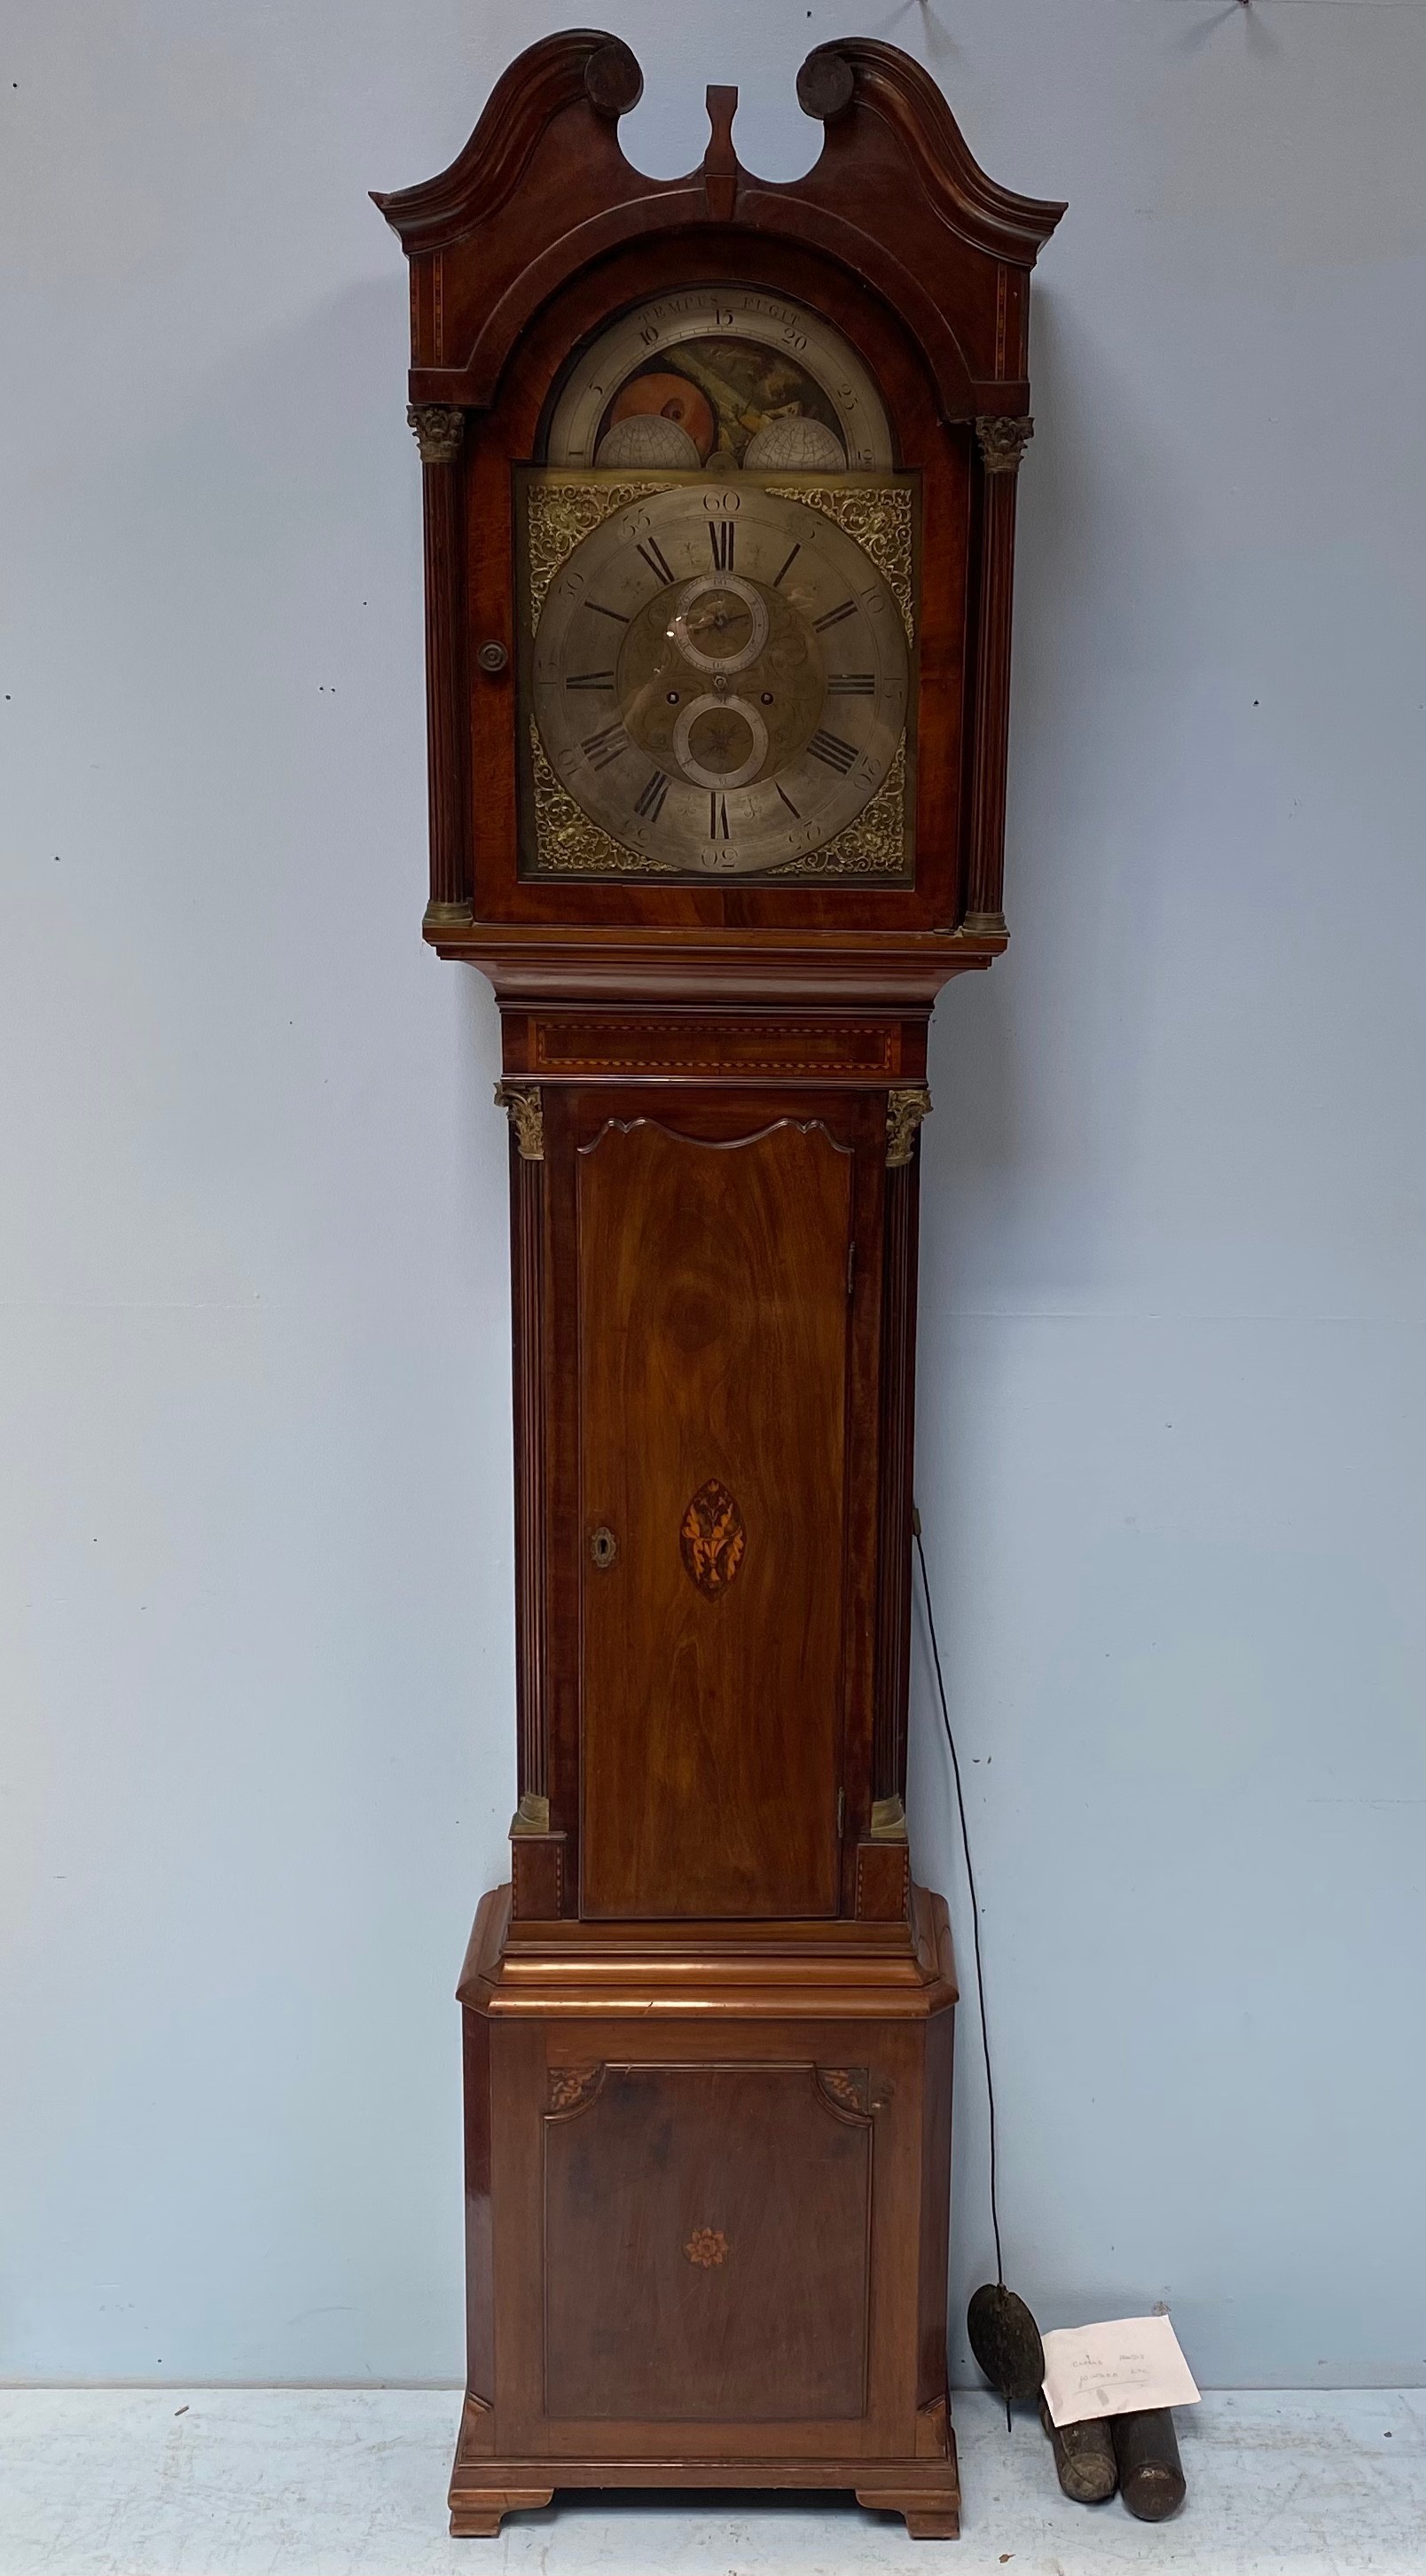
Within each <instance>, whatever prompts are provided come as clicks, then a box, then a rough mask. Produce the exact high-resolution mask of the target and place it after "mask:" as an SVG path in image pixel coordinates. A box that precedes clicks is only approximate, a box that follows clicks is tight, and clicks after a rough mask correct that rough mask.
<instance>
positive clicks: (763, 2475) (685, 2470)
mask: <svg viewBox="0 0 1426 2576" xmlns="http://www.w3.org/2000/svg"><path fill="white" fill-rule="evenodd" d="M946 2445H947V2446H946V2451H945V2454H944V2456H943V2457H942V2458H941V2459H940V2460H937V2461H930V2460H875V2461H871V2460H860V2461H857V2460H846V2461H837V2462H835V2463H829V2464H826V2465H823V2464H820V2463H818V2462H814V2461H807V2460H802V2459H789V2460H764V2459H754V2460H716V2461H713V2460H696V2461H692V2462H688V2463H678V2462H675V2461H673V2460H672V2459H668V2460H658V2461H653V2462H650V2461H648V2460H603V2459H601V2460H523V2461H518V2462H516V2461H502V2462H500V2463H498V2464H497V2463H496V2462H495V2461H493V2460H491V2459H489V2458H488V2457H487V2456H486V2455H485V2454H483V2453H481V2452H478V2451H468V2450H467V2447H466V2440H465V2433H464V2428H462V2434H461V2439H460V2440H459V2441H458V2442H457V2444H456V2457H455V2468H454V2470H453V2472H452V2476H451V2491H450V2509H451V2536H452V2538H453V2539H456V2540H493V2539H494V2538H495V2536H496V2534H497V2532H498V2531H499V2529H500V2525H501V2523H502V2521H503V2520H504V2518H505V2516H506V2515H507V2514H511V2513H538V2512H540V2511H541V2510H542V2509H543V2508H544V2507H545V2506H547V2505H549V2504H551V2503H552V2502H553V2501H554V2498H555V2496H556V2495H557V2494H558V2492H559V2491H560V2489H561V2488H564V2487H654V2488H674V2489H677V2488H679V2487H704V2488H707V2487H755V2488H767V2487H777V2488H781V2489H786V2488H789V2487H795V2488H802V2489H804V2490H805V2491H806V2492H807V2494H808V2495H809V2497H810V2496H813V2495H816V2494H818V2493H821V2494H824V2495H829V2494H834V2493H837V2492H839V2491H840V2492H846V2491H847V2490H848V2489H850V2490H851V2492H852V2493H853V2494H854V2495H855V2497H856V2500H857V2502H858V2504H860V2505H865V2506H866V2507H867V2508H868V2510H870V2511H871V2512H874V2513H899V2514H900V2515H901V2517H902V2519H903V2521H904V2522H905V2524H906V2528H907V2531H908V2532H909V2533H910V2536H911V2538H912V2539H913V2540H955V2539H956V2538H958V2536H959V2533H960V2527H961V2517H960V2506H961V2489H960V2479H959V2476H958V2474H957V2469H956V2437H955V2434H954V2433H953V2432H952V2431H951V2430H950V2428H949V2426H948V2427H947V2432H946ZM537 2478H538V2479H539V2480H541V2481H549V2480H552V2481H553V2483H552V2484H548V2483H541V2484H538V2485H537V2484H536V2483H535V2481H536V2479H537Z"/></svg>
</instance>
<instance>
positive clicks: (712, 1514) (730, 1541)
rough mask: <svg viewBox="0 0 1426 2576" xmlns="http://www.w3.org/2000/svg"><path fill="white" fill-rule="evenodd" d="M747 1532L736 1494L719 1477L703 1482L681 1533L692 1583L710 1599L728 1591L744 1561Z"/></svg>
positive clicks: (684, 1555) (687, 1570) (685, 1567)
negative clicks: (730, 1491) (721, 1482)
mask: <svg viewBox="0 0 1426 2576" xmlns="http://www.w3.org/2000/svg"><path fill="white" fill-rule="evenodd" d="M747 1543H748V1534H747V1530H746V1528H745V1526H744V1523H743V1515H742V1513H741V1512H740V1511H739V1509H738V1506H737V1503H736V1501H735V1499H734V1497H733V1496H732V1495H731V1494H730V1493H729V1491H728V1488H727V1486H726V1485H724V1484H720V1483H719V1481H718V1478H717V1477H716V1476H710V1477H709V1479H708V1482H707V1484H706V1485H700V1486H699V1488H698V1491H697V1493H696V1494H695V1495H694V1497H693V1500H692V1502H691V1503H690V1504H689V1506H688V1509H687V1511H686V1512H685V1513H684V1515H683V1526H682V1528H681V1529H680V1531H679V1533H678V1546H679V1553H680V1555H681V1556H682V1558H683V1564H684V1571H685V1573H686V1574H687V1575H688V1577H689V1580H690V1582H692V1583H696V1584H697V1586H698V1589H699V1591H700V1592H701V1593H703V1594H704V1596H705V1598H706V1599H708V1600H710V1601H716V1600H717V1599H718V1597H719V1595H720V1594H721V1593H724V1592H726V1591H727V1589H728V1586H729V1584H730V1583H731V1582H732V1581H733V1578H734V1576H735V1575H736V1574H737V1571H738V1568H739V1566H740V1565H741V1564H742V1562H743V1554H744V1550H745V1549H746V1547H747Z"/></svg>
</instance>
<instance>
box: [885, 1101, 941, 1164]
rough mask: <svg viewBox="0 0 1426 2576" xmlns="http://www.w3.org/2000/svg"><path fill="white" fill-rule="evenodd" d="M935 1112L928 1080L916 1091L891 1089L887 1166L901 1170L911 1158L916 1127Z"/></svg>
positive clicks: (887, 1126) (887, 1104)
mask: <svg viewBox="0 0 1426 2576" xmlns="http://www.w3.org/2000/svg"><path fill="white" fill-rule="evenodd" d="M930 1115H931V1095H930V1092H929V1091H928V1090H927V1089H926V1087H925V1085H924V1083H922V1084H920V1085H918V1087H917V1088H916V1089H915V1090H914V1091H888V1093H887V1095H886V1168H887V1170H888V1171H889V1172H895V1171H899V1170H900V1168H901V1166H902V1165H903V1164H904V1163H909V1162H910V1160H911V1155H912V1150H913V1147H914V1146H915V1142H916V1130H917V1128H918V1127H919V1126H920V1124H921V1121H922V1119H923V1118H929V1117H930Z"/></svg>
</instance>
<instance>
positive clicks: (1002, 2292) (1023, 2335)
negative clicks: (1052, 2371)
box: [966, 2281, 1045, 2404]
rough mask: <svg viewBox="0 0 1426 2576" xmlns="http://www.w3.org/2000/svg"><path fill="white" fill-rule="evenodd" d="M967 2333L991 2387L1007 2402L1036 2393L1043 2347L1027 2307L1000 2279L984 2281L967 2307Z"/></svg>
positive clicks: (1043, 2358) (971, 2346) (1043, 2374)
mask: <svg viewBox="0 0 1426 2576" xmlns="http://www.w3.org/2000/svg"><path fill="white" fill-rule="evenodd" d="M966 2336H967V2339H968V2341H969V2344H970V2348H971V2351H972V2352H973V2353H974V2355H975V2358H976V2361H977V2363H978V2364H979V2366H980V2369H981V2370H982V2371H983V2373H984V2375H985V2377H986V2378H987V2379H988V2380H989V2382H990V2384H991V2387H992V2388H996V2389H998V2390H999V2392H1000V2394H1001V2396H1002V2397H1003V2398H1004V2399H1005V2400H1006V2403H1007V2404H1008V2403H1009V2401H1010V2399H1011V2398H1012V2397H1014V2398H1019V2399H1024V2398H1027V2397H1035V2396H1038V2394H1039V2389H1040V2383H1041V2381H1042V2380H1043V2378H1044V2376H1045V2347H1044V2345H1043V2344H1042V2343H1041V2341H1040V2329H1039V2327H1038V2326H1037V2325H1036V2323H1035V2320H1034V2318H1033V2317H1032V2316H1031V2314H1030V2311H1029V2309H1028V2308H1027V2307H1026V2305H1025V2302H1024V2300H1023V2299H1021V2298H1017V2296H1016V2294H1015V2292H1014V2291H1013V2290H1007V2289H1006V2287H1005V2284H1004V2282H1003V2281H987V2282H985V2283H984V2285H983V2286H982V2287H981V2288H980V2289H979V2290H976V2291H975V2292H974V2293H973V2294H972V2297H971V2302H970V2305H969V2307H968V2308H967V2309H966Z"/></svg>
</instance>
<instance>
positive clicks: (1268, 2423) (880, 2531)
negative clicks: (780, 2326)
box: [0, 2388, 1426, 2576]
mask: <svg viewBox="0 0 1426 2576" xmlns="http://www.w3.org/2000/svg"><path fill="white" fill-rule="evenodd" d="M457 2405H458V2400H457V2398H456V2397H455V2395H454V2394H453V2393H451V2392H449V2391H447V2390H444V2389H379V2388H371V2389H366V2388H362V2389H271V2388H194V2389H191V2390H188V2389H183V2388H164V2389H154V2388H142V2389H137V2388H128V2389H122V2388H121V2389H9V2390H0V2576H41V2571H43V2576H259V2572H260V2576H433V2571H436V2570H442V2571H450V2570H452V2569H461V2570H463V2571H465V2576H482V2571H483V2570H485V2569H490V2570H492V2571H496V2570H504V2569H507V2568H509V2569H529V2570H531V2571H532V2576H582V2571H586V2570H589V2571H592V2570H595V2569H599V2570H601V2571H603V2570H608V2571H617V2572H618V2576H760V2571H762V2570H764V2569H766V2570H769V2571H771V2570H776V2571H778V2576H841V2571H843V2570H846V2569H850V2568H856V2569H858V2570H861V2569H867V2570H875V2571H880V2576H909V2571H912V2570H915V2571H918V2572H919V2576H930V2571H932V2570H935V2569H937V2568H942V2567H944V2568H945V2569H946V2570H947V2571H948V2576H991V2572H992V2571H993V2572H994V2576H999V2571H1000V2570H1001V2569H1002V2568H1009V2569H1011V2570H1013V2576H1094V2571H1098V2570H1104V2569H1117V2568H1125V2567H1145V2566H1154V2567H1159V2568H1164V2569H1170V2570H1175V2571H1184V2570H1189V2569H1191V2570H1192V2571H1193V2576H1257V2571H1258V2570H1259V2569H1264V2570H1267V2569H1272V2570H1277V2571H1291V2576H1329V2571H1330V2576H1356V2571H1358V2570H1362V2571H1366V2570H1370V2571H1372V2576H1426V2390H1422V2389H1416V2390H1376V2389H1371V2390H1366V2389H1363V2390H1341V2389H1338V2390H1332V2391H1325V2392H1324V2391H1306V2390H1300V2389H1294V2390H1287V2391H1282V2392H1263V2391H1253V2392H1235V2393H1232V2394H1218V2395H1213V2396H1209V2397H1207V2398H1205V2400H1204V2402H1203V2404H1202V2406H1200V2407H1196V2408H1193V2409H1190V2410H1187V2411H1185V2412H1184V2413H1183V2414H1181V2415H1180V2417H1179V2419H1178V2421H1179V2425H1180V2431H1181V2439H1182V2446H1183V2457H1184V2466H1185V2469H1186V2471H1187V2475H1188V2485H1189V2493H1188V2501H1187V2503H1186V2505H1185V2507H1184V2509H1183V2512H1182V2513H1181V2514H1180V2515H1179V2516H1178V2518H1177V2519H1176V2520H1175V2521H1173V2522H1170V2523H1162V2524H1159V2525H1157V2526H1151V2525H1147V2524H1144V2523H1136V2522H1134V2521H1132V2520H1131V2519H1130V2517H1129V2515H1128V2514H1126V2513H1125V2511H1124V2509H1123V2507H1122V2506H1121V2505H1120V2504H1118V2503H1117V2502H1115V2503H1113V2504H1109V2505H1102V2506H1098V2507H1095V2508H1086V2507H1083V2506H1076V2505H1071V2504H1067V2503H1066V2502H1065V2500H1064V2498H1063V2497H1062V2496H1061V2495H1060V2493H1059V2491H1058V2489H1057V2487H1056V2485H1055V2481H1054V2474H1053V2470H1052V2468H1051V2465H1050V2456H1049V2446H1048V2444H1047V2443H1046V2441H1045V2440H1044V2437H1043V2436H1042V2434H1041V2433H1040V2431H1039V2429H1038V2426H1037V2425H1036V2424H1035V2423H1034V2422H1033V2421H1032V2420H1030V2419H1029V2418H1027V2417H1024V2416H1021V2417H1019V2418H1017V2421H1016V2426H1015V2432H1014V2436H1013V2439H1011V2440H1010V2441H1008V2442H1007V2439H1006V2434H1005V2424H1004V2418H1003V2416H1001V2415H999V2414H998V2412H997V2410H996V2408H995V2407H994V2405H993V2404H992V2403H991V2402H990V2401H989V2400H988V2399H986V2398H983V2397H974V2396H962V2397H959V2398H958V2399H957V2400H956V2409H955V2412H956V2424H957V2430H958V2433H959V2437H960V2443H961V2461H962V2478H963V2483H964V2486H965V2491H966V2512H965V2527H964V2535H963V2537H962V2538H961V2539H960V2540H959V2541H940V2542H937V2541H919V2542H918V2541H911V2540H908V2538H907V2536H906V2532H905V2528H904V2526H903V2525H902V2524H901V2523H900V2522H896V2521H893V2520H892V2519H891V2518H890V2517H888V2516H884V2515H880V2514H868V2513H863V2512H861V2511H860V2509H859V2508H858V2507H857V2506H856V2505H855V2504H846V2503H842V2502H841V2501H839V2500H838V2501H831V2500H829V2501H827V2502H824V2503H820V2504H817V2505H814V2506H809V2505H807V2504H805V2503H803V2502H801V2501H788V2500H786V2499H783V2498H779V2497H766V2496H759V2497H757V2498H756V2499H750V2498H741V2497H740V2498H736V2499H732V2500H730V2499H727V2498H720V2497H717V2496H695V2497H692V2498H685V2499H683V2500H682V2501H680V2502H678V2503H676V2504H670V2502H669V2500H668V2499H666V2498H658V2499H655V2500H652V2501H646V2500H643V2499H638V2498H633V2497H621V2496H588V2497H583V2498H581V2497H578V2496H571V2497H569V2498H568V2499H567V2500H564V2501H562V2502H560V2503H559V2504H558V2506H557V2507H556V2508H555V2509H553V2510H551V2511H549V2512H546V2513H541V2514H525V2515H521V2516H519V2517H517V2518H516V2519H515V2520H513V2521H511V2522H508V2523H507V2524H506V2525H505V2528H504V2531H503V2532H502V2534H501V2536H500V2538H499V2540H496V2541H481V2540H460V2541H453V2540H451V2539H449V2538H448V2537H447V2534H446V2527H445V2509H444V2495H445V2485H446V2475H447V2470H448V2466H449V2459H450V2451H451V2446H452V2442H453V2439H454V2435H455V2425H456V2411H457Z"/></svg>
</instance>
